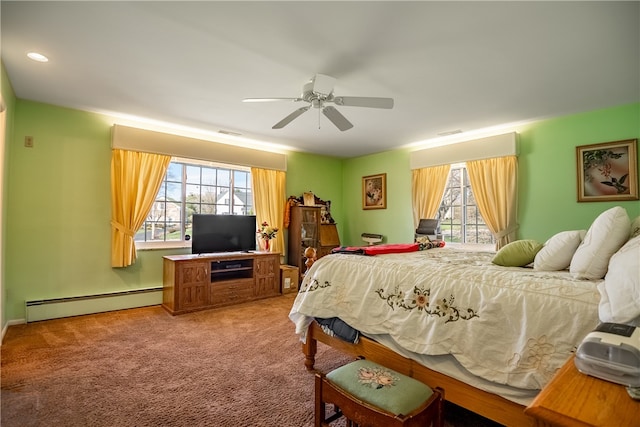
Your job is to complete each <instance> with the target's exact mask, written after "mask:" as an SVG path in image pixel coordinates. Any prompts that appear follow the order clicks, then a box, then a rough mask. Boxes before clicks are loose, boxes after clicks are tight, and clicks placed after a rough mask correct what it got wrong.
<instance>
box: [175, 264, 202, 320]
mask: <svg viewBox="0 0 640 427" xmlns="http://www.w3.org/2000/svg"><path fill="white" fill-rule="evenodd" d="M209 282H210V278H209V263H208V262H186V263H180V265H179V267H178V283H180V286H179V287H178V307H177V309H178V310H187V309H191V308H200V307H205V306H206V305H207V304H208V298H207V289H208V285H209Z"/></svg>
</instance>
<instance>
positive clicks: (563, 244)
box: [533, 230, 587, 271]
mask: <svg viewBox="0 0 640 427" xmlns="http://www.w3.org/2000/svg"><path fill="white" fill-rule="evenodd" d="M586 234H587V230H573V231H561V232H560V233H558V234H555V235H553V236H551V238H550V239H549V240H547V241H546V242H545V244H544V246H543V247H542V249H541V250H540V252H538V253H537V254H536V258H535V259H534V260H533V268H534V270H543V271H559V270H565V269H567V268H569V265H570V264H571V258H573V254H574V253H575V252H576V249H578V246H580V243H582V239H583V238H584V236H585V235H586Z"/></svg>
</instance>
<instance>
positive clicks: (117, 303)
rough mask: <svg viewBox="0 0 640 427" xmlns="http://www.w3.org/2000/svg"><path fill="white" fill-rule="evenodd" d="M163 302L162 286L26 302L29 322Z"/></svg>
mask: <svg viewBox="0 0 640 427" xmlns="http://www.w3.org/2000/svg"><path fill="white" fill-rule="evenodd" d="M161 303H162V287H156V288H146V289H136V290H131V291H122V292H111V293H105V294H96V295H84V296H77V297H69V298H52V299H45V300H37V301H26V302H25V304H26V310H25V311H26V315H27V322H37V321H39V320H48V319H58V318H61V317H71V316H81V315H83V314H94V313H103V312H105V311H114V310H123V309H127V308H135V307H146V306H149V305H159V304H161Z"/></svg>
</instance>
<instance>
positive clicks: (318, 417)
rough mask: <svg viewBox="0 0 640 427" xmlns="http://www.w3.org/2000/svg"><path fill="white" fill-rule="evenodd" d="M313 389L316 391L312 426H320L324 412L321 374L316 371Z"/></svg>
mask: <svg viewBox="0 0 640 427" xmlns="http://www.w3.org/2000/svg"><path fill="white" fill-rule="evenodd" d="M315 391H316V393H315V394H316V396H315V398H316V405H315V406H316V408H315V416H314V418H315V422H314V426H315V427H322V423H323V422H324V414H325V410H326V408H325V404H324V402H323V400H322V375H321V374H318V373H316V384H315Z"/></svg>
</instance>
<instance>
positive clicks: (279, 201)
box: [251, 168, 286, 255]
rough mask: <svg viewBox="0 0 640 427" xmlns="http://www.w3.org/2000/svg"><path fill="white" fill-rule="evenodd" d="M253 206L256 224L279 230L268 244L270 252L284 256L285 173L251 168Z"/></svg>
mask: <svg viewBox="0 0 640 427" xmlns="http://www.w3.org/2000/svg"><path fill="white" fill-rule="evenodd" d="M251 183H252V186H253V205H254V207H255V210H256V222H257V223H258V224H257V225H258V226H260V224H262V223H263V222H267V223H268V224H269V225H270V226H272V227H278V229H279V230H280V231H279V232H278V234H277V235H276V237H275V239H272V240H271V242H270V246H271V251H272V252H274V253H279V254H281V255H284V236H283V235H284V228H283V224H284V210H285V209H284V208H285V204H286V188H285V184H286V173H285V172H284V171H280V170H273V169H260V168H251Z"/></svg>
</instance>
